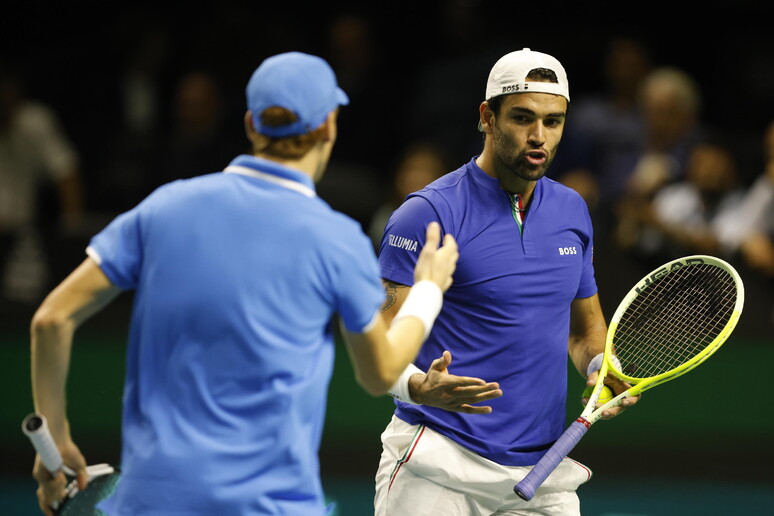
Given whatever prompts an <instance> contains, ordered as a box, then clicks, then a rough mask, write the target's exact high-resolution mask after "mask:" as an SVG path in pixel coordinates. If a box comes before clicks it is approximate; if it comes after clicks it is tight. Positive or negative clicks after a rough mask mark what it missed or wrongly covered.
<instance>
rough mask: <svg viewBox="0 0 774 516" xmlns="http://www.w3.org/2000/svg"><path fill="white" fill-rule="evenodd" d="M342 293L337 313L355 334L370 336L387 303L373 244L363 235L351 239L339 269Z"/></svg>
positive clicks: (340, 290) (339, 294)
mask: <svg viewBox="0 0 774 516" xmlns="http://www.w3.org/2000/svg"><path fill="white" fill-rule="evenodd" d="M337 270H338V285H339V289H338V291H339V293H338V296H337V300H336V303H337V306H336V312H337V313H338V314H339V316H340V317H341V320H342V322H343V323H344V326H345V327H346V328H347V330H348V331H351V332H353V333H365V332H367V331H368V330H369V329H370V328H371V326H372V325H373V323H374V321H375V320H376V316H377V315H378V314H379V310H380V309H381V306H382V304H383V303H384V296H385V294H384V287H383V286H382V283H381V281H380V280H379V268H378V266H377V263H376V256H375V254H374V250H373V244H372V243H371V241H370V240H369V239H368V238H367V237H366V236H365V235H364V234H362V233H358V234H357V235H355V237H354V238H353V239H352V242H351V245H350V246H349V247H348V248H347V251H346V252H344V253H343V254H342V255H341V259H340V261H339V264H338V266H337Z"/></svg>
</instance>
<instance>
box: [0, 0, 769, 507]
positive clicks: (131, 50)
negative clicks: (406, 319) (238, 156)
mask: <svg viewBox="0 0 774 516" xmlns="http://www.w3.org/2000/svg"><path fill="white" fill-rule="evenodd" d="M262 4H264V2H249V1H241V2H238V1H225V2H217V3H206V4H205V3H196V2H191V3H186V4H183V3H177V2H169V3H162V2H156V3H150V2H135V3H132V5H131V6H125V5H120V6H115V5H110V4H107V3H103V4H95V5H96V6H95V7H93V8H88V9H87V8H86V7H84V6H83V5H82V4H77V3H59V4H57V5H46V4H44V3H34V4H33V3H30V4H26V5H20V4H19V3H12V4H11V5H8V6H5V7H3V8H2V11H0V29H2V30H0V52H1V54H0V57H1V58H2V61H0V63H2V64H3V66H15V67H19V68H20V69H22V70H23V72H24V74H25V77H26V86H27V93H28V95H29V96H30V97H31V98H34V99H36V100H39V101H42V102H44V103H46V104H48V105H49V106H50V107H52V108H53V109H54V110H55V112H56V113H57V115H58V117H59V119H60V122H61V124H62V126H63V128H64V130H65V132H66V133H67V134H68V135H69V137H70V138H71V140H72V142H73V145H74V146H75V148H76V149H77V150H78V152H79V155H80V160H81V174H82V176H83V179H84V184H85V186H86V189H87V192H86V193H87V197H86V200H87V209H88V213H89V218H88V223H87V224H85V225H84V227H83V228H82V230H81V232H80V233H75V234H69V235H67V236H54V237H53V238H52V239H51V242H50V252H51V255H52V257H53V259H52V260H51V268H52V274H51V282H52V285H53V284H55V283H56V282H58V281H60V280H61V279H62V278H63V277H64V276H65V275H66V274H67V272H69V271H70V270H71V269H72V268H73V267H74V266H75V265H77V264H78V263H79V262H80V261H81V260H82V259H83V249H84V247H85V245H86V243H87V242H88V238H89V237H90V236H91V235H92V234H93V233H94V232H96V231H98V230H99V228H100V227H101V226H102V225H103V224H104V223H105V222H106V221H108V220H110V219H111V218H112V217H113V216H115V215H116V214H117V213H120V212H121V211H123V210H124V209H127V208H129V207H131V206H133V205H134V204H135V203H136V202H137V201H138V200H139V199H141V198H142V197H143V196H144V195H146V194H147V193H148V192H149V191H150V190H151V189H152V188H153V187H155V186H157V185H158V184H161V183H162V182H165V181H166V180H169V179H171V178H172V177H173V176H174V175H175V174H178V173H177V172H175V171H174V170H173V169H171V168H166V169H165V168H164V167H163V166H159V163H166V162H165V161H164V160H163V159H162V157H160V154H161V153H163V149H164V148H165V145H168V144H169V143H170V139H169V135H170V134H171V133H173V132H174V126H175V116H174V112H175V109H174V106H175V100H174V99H175V88H176V85H177V83H178V80H179V79H180V78H181V77H183V76H184V75H185V74H186V73H187V72H190V71H193V70H198V71H205V72H207V73H209V74H210V75H211V76H212V77H214V78H215V79H216V80H217V82H218V83H219V85H220V91H221V94H222V99H223V104H222V115H223V118H222V119H223V125H222V127H221V131H220V134H221V135H223V136H224V138H222V139H221V140H219V143H218V145H213V146H212V147H209V148H208V153H207V155H206V156H205V155H202V156H200V157H199V159H197V160H193V161H191V163H195V164H196V165H195V168H193V169H189V170H188V171H187V172H186V173H187V174H189V175H194V174H198V173H205V172H211V171H215V170H219V169H220V168H221V167H222V166H224V165H225V164H227V163H228V161H229V160H230V159H231V158H232V157H233V155H234V154H235V153H237V152H242V151H244V150H246V140H245V139H244V136H243V133H242V115H243V113H244V109H245V106H244V85H245V84H246V82H247V80H248V79H249V76H250V74H251V73H252V71H253V69H254V68H255V67H256V66H257V65H258V64H259V63H260V62H261V61H262V60H263V59H264V58H266V57H268V56H270V55H272V54H275V53H278V52H283V51H288V50H300V51H305V52H309V53H314V54H317V55H321V56H323V57H326V58H327V59H329V60H330V62H331V63H332V65H333V66H334V68H335V69H336V70H337V73H339V77H340V81H341V82H342V85H343V86H344V88H345V90H346V91H347V92H348V93H349V94H350V97H351V100H352V103H351V105H350V106H349V107H347V108H345V109H343V110H342V113H341V116H340V133H339V142H338V144H337V147H336V149H335V150H334V157H333V161H332V164H331V169H330V171H329V175H328V176H326V178H325V179H324V180H323V182H322V183H321V184H320V189H319V190H320V194H321V196H323V197H324V198H326V199H328V200H329V202H330V203H331V204H332V205H333V206H334V207H336V208H338V209H341V210H342V211H345V212H347V213H349V214H350V215H351V216H353V217H354V218H356V219H357V220H359V221H360V222H362V223H363V224H364V225H365V224H366V223H367V221H368V219H369V217H370V215H371V212H372V210H373V209H374V208H375V206H376V205H377V204H378V203H379V202H381V201H382V200H383V198H384V197H385V196H386V193H385V192H386V190H387V188H388V182H389V175H390V172H391V169H392V167H393V165H394V163H395V161H396V157H397V155H398V154H399V153H400V152H401V151H402V149H404V148H405V147H406V146H407V145H408V144H409V143H411V142H412V141H416V140H424V139H427V138H429V137H431V136H434V137H437V138H439V139H440V140H441V141H443V142H444V145H446V151H447V152H448V153H449V155H450V156H451V158H452V160H453V161H454V163H455V165H454V166H455V167H456V166H458V165H459V164H462V163H463V162H465V161H467V160H468V159H469V158H470V156H472V155H473V154H475V153H476V152H478V150H479V148H480V136H479V134H478V133H477V132H476V130H475V123H476V120H477V116H478V115H477V107H478V104H479V102H480V101H481V100H482V98H481V97H482V95H483V90H484V85H485V82H486V76H487V74H488V70H489V68H490V67H491V65H492V64H493V63H494V61H496V60H497V58H499V57H500V56H501V55H503V54H504V53H506V52H509V51H511V50H516V49H520V48H523V47H530V48H532V49H534V50H539V51H543V52H547V53H550V54H552V55H555V56H557V57H558V58H559V59H560V60H561V61H562V62H563V64H564V66H565V68H566V69H567V71H568V75H569V80H570V85H571V92H572V95H573V98H578V97H580V96H582V95H586V94H595V93H600V92H602V91H603V90H604V88H605V82H604V77H603V71H602V58H603V55H604V52H605V50H606V48H607V44H608V42H609V41H611V39H612V38H614V37H616V36H619V35H624V36H629V37H635V38H638V39H639V40H641V41H642V42H644V43H645V44H646V45H647V47H648V48H649V51H650V53H651V56H652V61H653V62H654V64H659V65H672V66H677V67H680V68H682V69H683V70H685V71H687V72H688V73H689V74H691V75H692V76H693V77H694V78H695V79H696V81H697V82H698V83H699V84H700V86H701V89H702V96H703V108H702V119H703V121H704V123H706V124H707V125H709V126H711V127H713V128H714V129H716V130H717V131H718V132H719V133H721V134H723V135H724V136H725V138H726V141H727V143H728V144H729V145H731V146H733V148H734V149H735V152H736V154H735V157H736V158H738V161H739V164H740V170H741V171H742V174H743V177H744V179H745V180H746V181H751V180H752V178H754V177H755V176H756V175H757V174H758V173H759V171H760V169H761V167H762V158H763V157H762V155H761V137H762V134H763V130H764V128H765V127H766V126H767V125H768V124H769V123H770V122H771V121H772V120H774V36H772V29H771V28H770V25H769V22H770V20H771V8H770V7H769V6H768V4H767V3H765V2H750V1H738V2H734V3H733V4H722V8H720V7H719V8H713V7H709V6H707V5H701V6H700V9H698V10H697V8H696V7H695V6H694V5H693V4H691V5H690V6H684V5H682V4H681V3H680V2H671V3H666V2H640V3H625V4H624V3H603V2H584V3H574V4H573V5H572V7H568V6H567V5H565V4H561V3H557V2H553V3H551V2H543V3H535V2H532V3H528V2H506V1H446V2H419V1H418V2H406V1H396V2H374V3H369V4H367V5H365V6H364V5H361V3H352V4H351V5H347V3H346V2H340V3H336V4H335V5H331V4H330V3H322V2H320V3H312V4H309V5H307V4H295V3H293V4H291V3H282V4H272V6H265V5H262ZM350 15H355V16H357V17H359V18H358V19H359V20H361V21H364V22H365V26H366V27H367V28H368V30H367V32H366V33H365V36H366V37H365V39H362V40H359V41H360V42H361V43H360V44H358V45H357V47H356V48H353V47H351V46H350V47H348V48H349V51H352V50H356V49H357V50H360V51H362V52H363V53H364V55H365V56H366V58H365V59H364V61H365V62H366V63H367V65H368V66H366V67H365V68H364V69H361V71H360V73H359V74H355V75H352V76H349V75H347V74H346V73H345V70H346V69H347V68H346V66H345V63H346V62H348V61H346V60H345V57H346V56H347V55H348V54H349V53H348V52H345V51H342V50H340V49H339V50H336V49H335V47H334V45H333V44H332V41H334V39H333V34H334V33H335V32H334V31H333V28H334V27H336V26H337V25H336V23H337V22H338V21H340V20H341V19H342V17H344V16H350ZM143 50H147V53H145V54H144V55H143V56H142V57H143V60H142V61H141V62H143V63H145V65H146V66H149V67H150V68H149V69H150V70H152V76H153V78H154V79H153V82H154V84H155V87H156V88H157V90H156V92H157V95H158V99H159V103H158V108H157V109H158V113H157V124H156V125H155V126H154V128H153V130H152V132H151V133H149V134H150V136H146V140H143V141H136V140H132V138H131V137H130V136H129V135H128V133H127V130H126V121H125V117H124V116H123V114H122V113H123V108H124V106H123V104H122V97H121V89H122V84H123V83H122V80H123V79H122V78H123V77H124V73H125V72H126V71H127V70H128V69H129V68H130V65H131V64H132V63H135V62H138V61H136V59H137V58H138V57H139V55H140V54H143V52H142V51H143ZM148 57H150V59H148ZM349 57H350V59H352V56H351V55H350V56H349ZM349 62H351V61H349ZM350 77H351V78H350ZM570 116H572V111H571V110H570ZM41 196H42V197H43V198H44V199H46V200H47V201H48V203H46V204H44V209H43V213H42V214H41V218H42V220H43V221H44V222H45V221H46V220H47V217H49V218H53V217H54V215H53V213H54V212H55V202H54V201H53V200H52V197H51V196H50V192H46V191H45V190H44V191H43V192H42V193H41ZM597 245H598V251H597V256H596V263H597V266H596V267H597V275H598V281H599V284H600V293H601V297H602V301H603V305H604V308H605V311H606V314H608V316H610V315H612V311H613V310H614V308H615V306H616V305H617V303H618V300H619V299H620V298H621V297H622V296H623V295H624V294H625V292H626V291H627V290H628V289H629V287H630V286H631V285H632V284H633V283H634V281H636V280H637V279H639V278H640V277H641V276H642V275H643V274H644V273H645V272H647V270H649V269H647V268H645V267H644V265H643V264H641V263H638V262H636V261H632V260H630V259H628V258H627V257H625V256H622V255H620V254H619V253H617V252H616V250H615V249H613V248H611V247H609V246H607V245H605V243H604V242H599V243H598V244H597ZM740 272H741V273H742V275H743V277H744V279H745V282H746V285H747V287H748V294H747V295H748V298H747V304H746V306H745V314H744V315H743V317H742V321H741V323H740V325H739V327H738V329H737V331H736V332H735V333H734V335H733V337H732V338H731V340H730V341H729V343H728V344H726V345H725V346H724V347H723V348H722V349H721V350H720V351H719V352H718V354H717V355H716V356H715V357H713V358H712V359H711V360H710V361H709V362H708V363H707V364H706V365H703V366H702V367H701V368H700V369H699V370H697V372H695V373H693V374H691V375H688V376H686V377H685V378H681V379H679V380H676V381H675V382H674V384H670V385H669V386H667V387H666V388H663V389H656V390H654V391H652V392H651V393H647V394H646V396H645V398H644V401H643V403H642V404H641V406H640V407H638V408H637V410H636V411H634V410H632V412H631V413H629V414H626V415H625V416H623V417H621V418H619V419H617V420H615V421H614V422H610V423H603V424H600V425H598V426H595V427H594V429H593V430H592V431H591V432H590V433H589V436H588V437H587V439H586V440H585V441H584V442H583V443H582V444H581V446H579V448H578V449H577V450H576V452H575V453H574V454H573V455H574V456H575V457H576V458H577V459H579V460H581V461H584V462H585V463H587V464H588V465H589V466H590V467H591V468H592V469H594V470H595V472H596V475H597V477H596V478H595V480H594V481H593V482H592V483H591V484H589V486H588V487H584V488H581V491H580V493H581V497H582V499H584V500H586V502H584V503H586V504H587V505H586V507H587V509H588V510H587V512H586V513H587V514H614V511H620V512H621V513H629V514H634V513H636V514H689V513H690V514H694V513H695V514H699V513H701V514H728V513H731V512H737V511H736V510H738V512H744V511H743V510H742V509H743V508H746V510H747V511H748V512H749V513H751V514H763V513H766V510H767V509H765V508H768V510H770V507H771V503H772V502H774V494H772V493H773V491H774V468H772V466H771V464H772V460H774V447H772V445H771V440H772V437H774V418H772V415H771V412H772V410H771V409H772V402H771V397H770V395H769V394H768V392H769V389H767V387H768V385H769V384H770V378H771V372H770V371H771V366H772V364H774V347H772V344H774V336H773V332H772V329H773V328H772V308H773V307H774V304H773V303H772V297H773V296H772V287H771V283H770V282H767V281H765V280H764V279H762V278H760V277H758V276H756V275H755V274H753V273H752V272H750V271H747V270H745V269H744V268H741V269H740ZM130 305H131V294H126V295H124V296H122V297H121V298H119V300H118V301H116V302H115V303H114V304H113V305H111V306H110V307H109V308H108V309H107V310H106V311H105V312H103V313H101V314H99V315H98V316H97V317H95V318H94V319H93V320H91V321H89V322H87V323H86V324H85V325H84V327H83V328H82V329H81V330H80V331H79V333H78V337H77V342H76V349H75V352H74V356H73V364H72V372H71V376H70V384H69V392H68V397H69V400H70V412H71V421H72V427H73V433H74V436H75V439H76V442H78V443H79V444H80V445H81V447H82V449H83V450H84V452H85V453H86V455H87V458H88V459H89V461H90V462H105V461H111V462H116V461H117V460H118V451H119V441H120V436H119V424H120V422H119V418H120V396H121V383H122V374H123V351H124V338H125V335H126V326H127V322H128V313H129V309H130ZM35 306H36V304H35V303H30V304H20V303H4V304H2V305H0V308H2V313H1V314H0V315H1V316H2V318H0V364H1V365H0V367H2V371H3V375H2V378H3V387H4V390H5V392H6V395H5V397H4V398H5V403H4V404H3V409H2V411H1V414H2V417H1V419H0V443H2V444H0V457H2V474H1V475H0V486H3V488H2V489H1V490H0V513H2V514H31V513H32V512H30V511H31V510H32V509H31V508H30V507H32V508H33V509H34V503H33V504H32V505H30V503H31V500H32V497H33V491H34V485H33V484H32V483H31V481H30V480H28V473H29V470H30V468H31V464H32V458H33V453H32V450H31V448H30V447H29V445H28V443H27V442H26V441H25V440H24V438H23V436H22V434H21V432H20V423H21V420H22V418H23V417H24V415H26V413H28V412H29V411H30V410H31V401H30V395H29V357H28V339H27V333H26V332H27V326H28V324H29V320H30V317H31V315H32V313H33V311H34V308H35ZM571 384H572V385H571V391H570V393H571V394H570V400H569V401H568V407H569V408H568V415H569V416H572V415H573V414H575V413H577V412H578V411H579V410H580V405H579V404H578V403H577V401H576V397H575V396H574V395H573V394H572V393H574V392H580V388H581V385H580V378H576V377H575V376H573V377H572V378H571ZM390 413H391V402H390V401H389V400H388V399H386V398H381V399H373V398H370V397H369V396H367V395H366V394H364V393H363V392H362V391H361V390H360V388H359V387H358V386H357V385H356V384H355V382H354V380H353V376H352V368H351V365H350V364H349V362H348V359H347V357H346V353H345V352H344V350H343V348H341V347H340V346H339V350H338V359H337V364H336V372H335V376H334V380H333V382H332V385H331V393H330V402H329V413H328V414H329V415H328V419H327V423H326V432H325V436H324V441H323V446H322V450H321V458H322V473H323V478H324V482H325V484H326V486H327V489H328V491H329V493H330V494H331V496H332V497H333V498H336V499H337V500H338V501H339V503H340V506H341V509H342V513H343V514H348V515H360V514H368V510H369V509H368V507H369V504H370V497H371V496H372V495H371V492H370V489H371V482H372V478H373V474H374V472H375V467H376V463H377V461H378V455H379V453H380V444H379V433H380V432H381V429H382V428H383V427H384V425H385V424H386V422H387V421H388V419H389V417H390ZM629 481H630V482H629ZM632 486H639V488H636V487H632ZM3 504H5V505H3ZM681 504H687V505H681ZM686 507H687V508H686Z"/></svg>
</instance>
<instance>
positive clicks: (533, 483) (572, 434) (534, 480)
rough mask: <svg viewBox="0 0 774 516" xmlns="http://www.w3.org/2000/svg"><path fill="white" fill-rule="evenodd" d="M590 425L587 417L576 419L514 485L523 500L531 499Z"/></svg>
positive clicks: (514, 489)
mask: <svg viewBox="0 0 774 516" xmlns="http://www.w3.org/2000/svg"><path fill="white" fill-rule="evenodd" d="M589 426H591V425H589V423H588V422H587V421H586V420H585V419H583V418H578V419H576V420H575V421H574V422H573V423H572V424H571V425H570V426H569V427H568V428H567V430H565V431H564V433H563V434H562V436H561V437H560V438H559V440H558V441H556V442H555V443H554V445H553V446H551V448H550V449H549V450H548V451H547V452H546V454H545V455H543V458H541V459H540V461H538V463H537V464H535V466H534V467H533V468H532V469H531V470H530V472H529V473H527V476H526V477H524V478H523V479H522V480H521V482H519V483H518V484H516V485H515V486H514V487H513V491H514V492H515V493H516V494H517V495H519V497H520V498H522V499H523V500H531V499H532V497H533V496H535V491H537V490H538V488H539V487H540V485H541V484H542V483H543V482H544V481H545V480H546V479H547V478H548V476H549V475H550V474H551V473H552V472H553V471H554V470H555V469H556V467H557V466H558V465H559V463H561V462H562V461H563V460H564V458H565V457H566V456H567V455H568V454H569V453H570V451H572V449H573V448H575V445H576V444H578V442H579V441H580V440H581V438H582V437H583V436H584V435H585V434H586V432H587V431H588V429H589Z"/></svg>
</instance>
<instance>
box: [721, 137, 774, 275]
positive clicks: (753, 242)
mask: <svg viewBox="0 0 774 516" xmlns="http://www.w3.org/2000/svg"><path fill="white" fill-rule="evenodd" d="M763 150H764V156H765V159H766V162H765V166H764V171H763V172H762V173H761V174H760V175H759V176H758V177H757V179H756V180H755V181H754V182H753V184H752V186H751V187H750V188H749V189H748V190H747V192H746V195H745V197H744V200H743V201H742V203H741V205H740V207H739V210H738V212H737V215H736V217H735V218H734V220H733V221H731V222H730V223H729V224H727V225H726V226H725V227H724V228H723V241H724V243H725V244H726V252H734V253H737V254H738V256H739V258H740V259H741V260H742V261H743V262H744V263H745V264H746V265H747V266H748V267H750V268H752V269H754V270H757V271H758V272H760V273H762V274H764V275H765V276H767V277H769V278H774V122H773V123H771V124H770V125H769V126H768V127H767V129H766V132H765V134H764V138H763Z"/></svg>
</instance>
